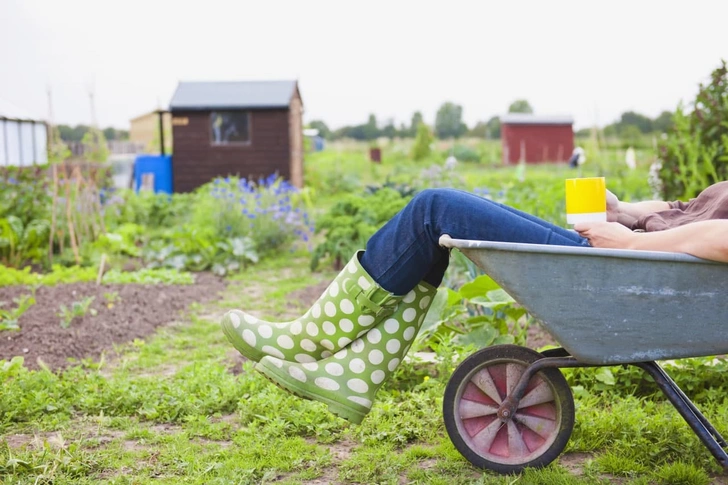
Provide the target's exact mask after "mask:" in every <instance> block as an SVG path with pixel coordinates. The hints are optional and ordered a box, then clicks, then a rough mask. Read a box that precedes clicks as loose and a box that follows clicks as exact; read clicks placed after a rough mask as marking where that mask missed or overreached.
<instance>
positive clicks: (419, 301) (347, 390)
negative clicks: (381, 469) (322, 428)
mask: <svg viewBox="0 0 728 485" xmlns="http://www.w3.org/2000/svg"><path fill="white" fill-rule="evenodd" d="M436 293H437V289H436V288H435V287H433V286H431V285H429V284H427V283H425V282H421V283H420V284H418V285H417V287H416V288H415V289H413V290H412V291H410V292H409V293H407V294H406V295H405V296H404V298H403V299H402V301H401V302H400V304H399V305H398V307H397V310H396V311H395V312H394V313H393V314H392V315H390V316H389V317H387V318H386V319H384V320H383V321H381V322H380V323H379V324H377V325H376V326H374V327H373V328H371V330H369V331H368V332H366V334H364V335H363V336H361V337H360V338H358V339H356V340H354V341H353V342H352V343H351V344H349V345H348V346H346V347H345V348H343V349H341V350H339V351H338V352H336V353H335V354H334V355H333V356H331V357H328V358H326V359H323V360H320V361H318V362H307V363H303V364H299V363H295V362H286V361H283V360H281V359H278V358H276V357H270V356H268V357H265V358H263V359H261V361H260V362H258V364H256V366H255V369H256V370H258V371H260V372H261V373H262V374H263V375H265V376H266V377H267V378H268V379H269V380H270V381H272V382H273V383H274V384H277V385H278V386H279V387H282V388H283V389H285V390H287V391H289V392H292V393H293V394H296V395H297V396H300V397H304V398H307V399H313V400H315V401H320V402H322V403H324V404H326V405H327V406H328V407H329V411H331V412H332V413H334V414H336V415H337V416H340V417H342V418H344V419H346V420H348V421H351V422H352V423H355V424H359V423H361V421H362V420H363V419H364V416H366V415H367V413H369V411H370V409H371V407H372V401H373V400H374V395H375V394H376V393H377V390H378V389H379V387H380V386H381V385H382V383H383V382H384V381H385V380H386V379H387V378H388V377H389V376H390V375H391V374H392V372H394V370H395V369H396V368H397V366H398V365H399V363H400V362H401V361H402V358H403V357H404V355H405V354H406V353H407V351H408V350H409V348H410V346H411V345H412V341H413V340H414V338H415V336H416V335H417V332H418V331H419V329H420V326H421V325H422V321H423V320H424V319H425V315H426V314H427V310H428V309H429V308H430V304H431V303H432V300H433V299H434V297H435V294H436Z"/></svg>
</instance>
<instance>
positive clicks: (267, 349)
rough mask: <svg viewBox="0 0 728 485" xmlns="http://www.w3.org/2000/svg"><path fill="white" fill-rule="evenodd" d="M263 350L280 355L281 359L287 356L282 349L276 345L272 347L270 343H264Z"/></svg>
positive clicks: (273, 354)
mask: <svg viewBox="0 0 728 485" xmlns="http://www.w3.org/2000/svg"><path fill="white" fill-rule="evenodd" d="M261 350H262V351H263V352H265V353H266V354H268V355H272V356H273V357H278V358H279V359H283V358H285V356H284V355H283V352H281V351H280V350H278V349H277V348H275V347H271V346H270V345H264V346H263V348H262V349H261Z"/></svg>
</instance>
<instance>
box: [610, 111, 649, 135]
mask: <svg viewBox="0 0 728 485" xmlns="http://www.w3.org/2000/svg"><path fill="white" fill-rule="evenodd" d="M618 124H619V125H620V127H619V128H617V131H618V132H621V131H622V130H623V128H624V127H627V126H628V125H633V126H636V127H637V128H638V129H639V130H640V131H641V132H642V133H650V132H651V131H652V120H651V119H650V118H648V117H647V116H645V115H641V114H639V113H635V112H634V111H626V112H624V113H622V117H621V118H620V120H619V123H618Z"/></svg>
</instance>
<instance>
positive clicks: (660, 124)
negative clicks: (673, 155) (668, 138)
mask: <svg viewBox="0 0 728 485" xmlns="http://www.w3.org/2000/svg"><path fill="white" fill-rule="evenodd" d="M674 124H675V123H674V122H673V121H672V113H671V112H670V111H663V112H662V113H660V116H658V117H657V118H655V119H654V120H653V121H652V129H653V130H654V131H657V132H660V133H667V132H668V131H670V129H671V128H672V127H673V126H674Z"/></svg>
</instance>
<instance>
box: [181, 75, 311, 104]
mask: <svg viewBox="0 0 728 485" xmlns="http://www.w3.org/2000/svg"><path fill="white" fill-rule="evenodd" d="M296 89H297V87H296V81H235V82H180V83H179V85H178V86H177V90H176V91H175V92H174V95H173V96H172V101H171V102H170V103H169V109H170V110H172V111H174V110H183V109H184V110H206V109H263V108H287V107H288V106H289V105H290V104H291V98H293V95H294V94H295V92H296Z"/></svg>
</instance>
